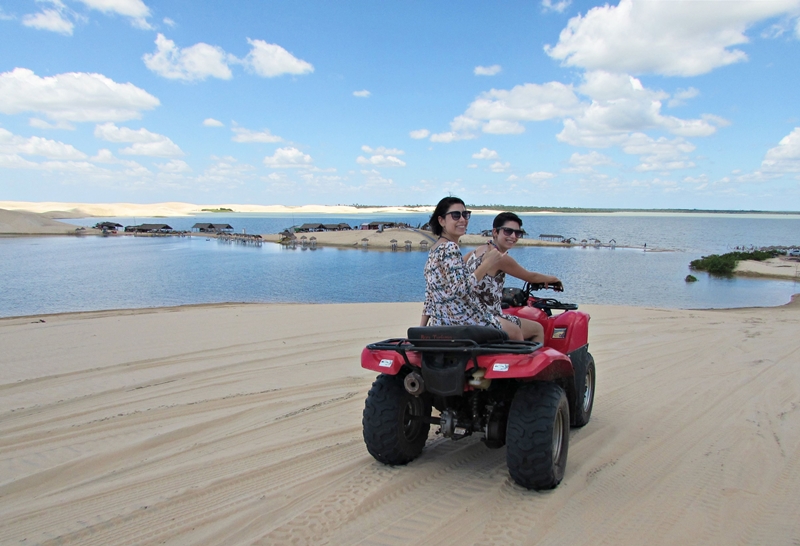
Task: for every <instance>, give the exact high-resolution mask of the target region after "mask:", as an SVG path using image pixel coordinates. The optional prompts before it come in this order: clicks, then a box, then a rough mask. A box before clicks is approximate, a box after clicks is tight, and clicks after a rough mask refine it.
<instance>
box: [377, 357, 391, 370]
mask: <svg viewBox="0 0 800 546" xmlns="http://www.w3.org/2000/svg"><path fill="white" fill-rule="evenodd" d="M392 364H394V360H392V359H391V358H384V359H383V360H381V363H380V364H378V366H380V367H381V368H391V367H392Z"/></svg>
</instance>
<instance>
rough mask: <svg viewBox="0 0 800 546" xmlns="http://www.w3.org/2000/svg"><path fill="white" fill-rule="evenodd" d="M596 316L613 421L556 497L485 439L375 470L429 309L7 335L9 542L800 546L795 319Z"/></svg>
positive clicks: (598, 355) (601, 428) (605, 403)
mask: <svg viewBox="0 0 800 546" xmlns="http://www.w3.org/2000/svg"><path fill="white" fill-rule="evenodd" d="M585 310H587V311H589V312H590V313H591V315H592V323H591V333H590V344H591V350H592V353H593V354H594V356H595V359H596V361H597V363H598V391H597V399H596V403H595V408H594V415H593V418H592V421H591V422H590V423H589V425H587V426H586V427H585V428H583V429H580V430H574V431H573V432H572V435H571V445H570V451H569V463H568V468H567V473H566V477H565V479H564V481H563V482H562V484H561V485H560V486H559V487H558V488H557V489H555V490H554V491H551V492H547V493H536V492H530V491H526V490H524V489H521V488H520V487H518V486H516V485H514V484H513V482H512V481H511V479H510V478H509V476H508V473H507V470H506V466H505V450H504V449H500V450H494V451H493V450H489V449H487V448H485V447H484V446H483V444H482V443H481V442H479V441H478V440H477V439H476V438H467V439H464V440H461V441H459V442H452V441H449V440H442V439H440V438H438V437H436V436H435V435H434V434H433V429H432V432H431V436H430V439H429V442H428V445H427V447H426V449H425V451H424V452H423V455H422V456H421V457H420V458H419V459H418V460H416V461H415V462H413V463H412V464H410V465H409V466H407V467H402V468H401V467H397V468H392V467H386V466H383V465H381V464H379V463H377V462H375V461H374V460H373V459H372V458H371V457H370V456H369V455H368V454H367V452H366V449H365V448H364V445H363V441H362V439H361V411H362V409H363V403H364V398H365V396H366V393H367V390H368V389H369V386H370V383H371V381H372V380H373V379H374V374H373V373H371V372H366V371H364V370H362V369H361V368H360V367H359V358H358V355H359V353H360V350H361V348H362V347H363V346H364V345H365V344H366V343H367V342H370V341H375V340H378V339H383V338H386V337H390V336H396V335H402V334H403V333H404V332H405V329H406V327H407V326H408V325H410V324H414V323H415V322H416V321H417V320H418V317H419V312H420V305H419V304H414V303H409V304H389V305H387V304H343V305H217V306H197V307H184V308H174V309H160V310H141V311H108V312H96V313H80V314H68V315H54V316H45V317H26V318H15V319H3V320H0V346H2V347H3V350H2V351H1V352H0V391H1V392H2V396H0V514H2V517H0V543H2V544H56V543H58V544H80V545H91V544H98V545H108V544H115V545H122V544H156V543H159V544H163V543H166V544H226V545H227V544H388V545H401V544H403V545H404V544H426V545H427V544H454V543H457V544H502V545H506V544H534V543H535V544H643V543H648V544H679V543H685V544H725V545H727V544H797V543H798V542H800V518H798V517H797V516H798V514H800V496H798V494H797V491H798V490H800V356H798V355H800V338H798V336H797V331H798V324H799V323H800V307H799V306H798V305H792V306H786V307H781V308H776V309H749V310H748V309H739V310H727V311H683V310H660V309H634V308H625V307H606V306H585ZM41 321H44V322H41ZM433 428H434V429H435V427H433Z"/></svg>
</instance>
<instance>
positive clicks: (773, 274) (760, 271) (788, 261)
mask: <svg viewBox="0 0 800 546" xmlns="http://www.w3.org/2000/svg"><path fill="white" fill-rule="evenodd" d="M733 272H734V274H735V275H739V276H742V277H768V278H773V279H788V280H797V281H800V260H798V259H796V258H785V257H778V258H770V259H769V260H764V261H763V262H757V261H755V260H742V261H741V262H739V263H738V264H737V265H736V269H734V271H733Z"/></svg>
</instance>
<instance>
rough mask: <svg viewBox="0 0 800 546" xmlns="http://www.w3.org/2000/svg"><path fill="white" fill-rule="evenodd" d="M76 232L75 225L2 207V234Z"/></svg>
mask: <svg viewBox="0 0 800 546" xmlns="http://www.w3.org/2000/svg"><path fill="white" fill-rule="evenodd" d="M74 233H75V226H74V225H72V224H67V223H66V222H59V221H58V220H52V219H50V218H47V217H46V216H44V215H41V214H36V213H33V212H24V211H12V210H4V209H2V208H0V234H14V235H65V234H74Z"/></svg>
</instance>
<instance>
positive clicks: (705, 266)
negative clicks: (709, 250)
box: [689, 250, 778, 276]
mask: <svg viewBox="0 0 800 546" xmlns="http://www.w3.org/2000/svg"><path fill="white" fill-rule="evenodd" d="M777 255H778V252H777V251H774V250H772V251H767V250H754V251H752V252H728V253H726V254H722V255H719V254H711V255H710V256H703V257H702V258H700V259H699V260H692V261H691V263H690V264H689V267H690V268H691V269H693V270H694V271H706V272H708V273H710V274H711V275H718V276H730V275H733V270H734V269H736V264H738V263H739V261H741V260H755V261H757V262H763V261H764V260H768V259H770V258H774V257H775V256H777Z"/></svg>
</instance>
